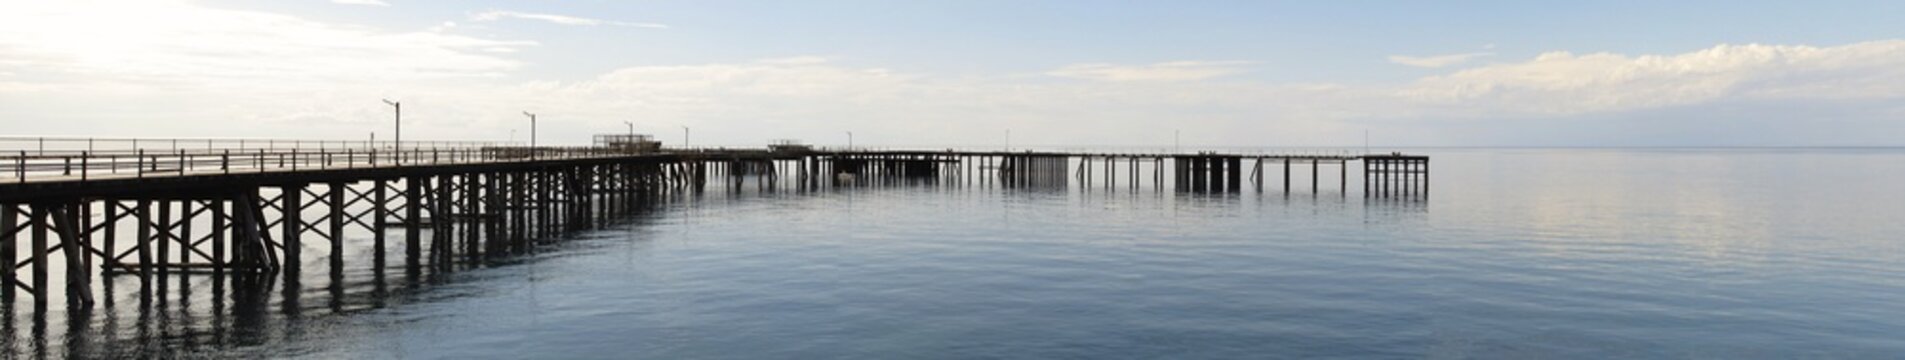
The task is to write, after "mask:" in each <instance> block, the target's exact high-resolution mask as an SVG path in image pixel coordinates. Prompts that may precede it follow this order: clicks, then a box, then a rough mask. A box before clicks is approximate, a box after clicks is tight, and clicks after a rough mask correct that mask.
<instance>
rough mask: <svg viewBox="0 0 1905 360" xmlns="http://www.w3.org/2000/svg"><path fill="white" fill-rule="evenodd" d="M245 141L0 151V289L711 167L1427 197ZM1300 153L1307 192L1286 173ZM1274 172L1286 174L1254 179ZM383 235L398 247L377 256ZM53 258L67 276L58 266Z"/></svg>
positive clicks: (48, 289)
mask: <svg viewBox="0 0 1905 360" xmlns="http://www.w3.org/2000/svg"><path fill="white" fill-rule="evenodd" d="M196 142H197V141H186V143H187V144H195V143H196ZM258 142H259V141H254V142H253V143H252V144H251V145H250V146H247V145H245V144H242V143H241V144H239V145H238V146H229V145H231V144H230V142H229V141H224V142H222V143H221V142H214V141H209V140H207V141H205V143H206V145H207V146H206V147H202V148H180V147H178V145H177V144H178V143H179V141H177V140H174V141H172V146H173V147H172V148H167V149H163V150H159V149H149V148H134V149H121V150H104V151H102V150H96V149H94V150H78V149H70V150H52V151H48V150H46V149H45V148H44V147H42V148H40V149H36V150H19V151H13V152H10V153H6V154H0V174H6V175H11V176H7V177H5V178H0V179H4V180H0V261H5V262H6V263H9V264H11V265H12V266H0V282H4V284H0V298H4V299H0V300H4V301H7V302H12V301H13V300H14V299H16V297H18V296H19V294H21V293H24V294H26V295H27V296H29V297H31V298H32V299H33V301H34V304H35V306H36V309H43V308H44V306H45V304H46V303H47V301H48V299H50V298H52V297H53V296H52V295H54V294H59V295H60V297H62V298H64V299H65V300H66V303H67V304H68V306H69V307H73V308H85V307H90V306H91V305H92V304H93V303H94V301H95V300H94V294H93V291H94V289H95V288H96V287H97V286H95V285H94V283H93V282H94V281H95V280H96V279H100V278H102V277H107V278H108V279H109V278H110V277H118V276H130V277H135V278H137V280H138V281H140V282H141V283H142V284H143V287H146V288H149V287H151V286H154V284H157V285H158V286H164V284H165V282H164V281H162V279H165V278H167V277H169V276H173V275H184V274H215V275H219V276H230V277H232V278H233V283H234V284H240V283H247V282H255V280H246V279H250V278H256V277H267V278H268V277H274V276H275V277H282V278H283V279H286V280H287V281H290V282H295V281H296V279H297V278H298V274H300V273H301V272H303V271H304V269H305V268H306V266H307V265H309V264H306V263H305V261H306V260H307V259H311V258H320V259H323V260H324V262H325V265H326V268H328V269H329V270H330V271H332V272H333V273H334V274H335V273H336V272H339V271H341V269H342V268H343V267H344V266H343V265H344V262H346V261H372V262H374V263H375V264H379V266H380V267H379V269H381V264H385V263H386V257H387V256H392V257H395V256H400V257H401V259H402V260H401V261H402V263H403V264H404V265H405V267H406V268H407V269H411V271H417V269H436V270H447V269H450V268H452V267H454V266H455V265H456V264H460V263H469V262H479V261H484V260H486V259H494V258H498V257H508V256H512V255H515V254H520V253H525V252H530V251H534V249H535V248H537V247H538V246H540V245H542V244H544V243H545V242H547V241H549V240H550V239H556V238H559V237H561V236H562V235H563V234H565V233H569V232H574V231H581V230H587V229H592V228H595V227H597V226H600V224H602V223H604V222H605V221H606V220H608V219H614V218H617V217H619V216H624V215H626V214H627V213H629V212H630V211H633V210H634V209H638V208H640V207H642V206H643V204H646V203H648V202H650V201H651V200H653V199H655V198H657V197H662V196H668V195H670V194H693V193H700V192H703V191H707V189H708V187H709V186H708V185H709V183H710V182H713V183H714V184H715V185H716V186H718V187H719V188H721V189H726V190H729V191H740V190H743V189H747V188H749V187H752V188H755V189H758V190H762V191H781V190H783V189H785V190H792V191H816V190H822V189H830V188H841V187H859V186H892V185H909V186H910V185H932V186H950V187H996V188H1000V189H1026V190H1053V189H1062V190H1068V191H1073V190H1075V191H1133V192H1135V191H1146V190H1149V191H1157V192H1164V191H1167V190H1166V189H1170V190H1169V191H1174V192H1181V193H1240V192H1245V191H1251V192H1256V193H1260V194H1271V193H1280V194H1282V195H1285V196H1288V195H1290V194H1292V193H1293V192H1296V193H1307V194H1309V195H1311V196H1319V195H1320V194H1323V193H1325V191H1324V190H1325V189H1326V186H1325V184H1326V183H1324V182H1323V180H1322V179H1323V178H1326V177H1329V176H1325V174H1326V173H1325V172H1323V170H1322V169H1324V168H1326V167H1335V168H1336V169H1335V170H1336V174H1334V175H1335V176H1334V177H1335V178H1336V179H1334V180H1337V181H1335V183H1336V184H1333V185H1335V186H1334V187H1335V188H1336V191H1335V192H1334V194H1335V195H1338V196H1344V197H1347V196H1349V195H1348V194H1349V193H1350V190H1351V189H1352V188H1351V187H1350V186H1349V178H1350V175H1349V169H1350V166H1349V163H1350V162H1362V164H1363V170H1362V176H1363V179H1362V183H1361V185H1362V188H1363V190H1362V196H1364V197H1365V198H1370V199H1425V198H1426V196H1427V194H1428V178H1429V177H1428V174H1429V173H1428V157H1426V156H1409V155H1402V154H1389V155H1276V154H1224V153H1190V154H1175V153H1113V152H1039V151H1015V152H1009V151H953V150H946V151H923V150H921V151H893V150H814V149H805V148H802V149H794V150H789V149H695V150H659V151H655V150H653V149H633V148H612V147H537V148H529V147H513V146H498V145H493V144H480V143H446V144H430V143H418V144H410V143H406V144H403V145H404V146H401V147H400V146H397V144H391V143H382V144H375V143H365V144H362V146H349V145H348V144H340V145H334V146H325V147H322V148H318V149H312V148H308V147H306V146H302V145H294V146H293V147H284V146H279V145H278V144H279V143H280V142H273V143H272V144H271V145H264V146H260V145H257V143H258ZM147 143H148V144H152V143H157V144H164V143H165V142H164V141H147ZM282 143H292V144H301V143H300V142H293V141H282ZM340 143H341V142H340ZM87 144H88V147H90V146H91V145H92V141H91V140H88V141H87ZM219 144H223V145H227V146H226V147H221V146H218V145H219ZM319 144H323V143H322V142H319ZM1305 166H1307V167H1308V168H1309V169H1308V170H1309V176H1308V177H1307V179H1308V180H1309V182H1310V184H1309V186H1308V188H1307V191H1305V190H1303V187H1302V186H1301V185H1300V184H1293V183H1292V174H1293V173H1296V171H1300V170H1296V169H1301V168H1302V167H1305ZM1279 169H1280V170H1279ZM1272 172H1275V173H1276V174H1277V175H1278V176H1280V177H1281V180H1280V181H1277V180H1276V179H1275V178H1271V179H1266V177H1267V176H1270V175H1268V174H1269V173H1272ZM750 182H751V184H750ZM1074 186H1076V188H1072V187H1074ZM353 233H356V234H369V235H368V236H364V237H352V236H347V234H353ZM347 241H367V242H369V244H368V246H369V247H370V248H371V249H372V253H371V255H370V256H371V258H370V259H363V260H358V259H347V255H349V254H346V253H345V251H344V249H345V248H346V247H345V243H346V242H347ZM395 244H402V246H400V248H401V250H402V254H389V255H387V254H386V250H387V249H390V248H392V247H393V246H395ZM353 246H362V245H361V244H353ZM306 251H317V252H319V254H306V253H305V252H306ZM56 268H57V269H56ZM55 270H57V271H60V272H61V274H62V276H61V278H63V279H64V280H63V281H62V282H63V283H60V284H55V283H53V281H52V279H51V276H50V274H51V272H53V271H55ZM234 286H236V285H234ZM289 288H290V286H287V291H289ZM55 289H58V290H55ZM55 291H57V293H56V292H55Z"/></svg>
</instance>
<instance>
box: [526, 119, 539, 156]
mask: <svg viewBox="0 0 1905 360" xmlns="http://www.w3.org/2000/svg"><path fill="white" fill-rule="evenodd" d="M523 115H528V116H529V151H531V154H534V151H536V150H535V149H536V114H531V113H529V112H528V111H524V112H523Z"/></svg>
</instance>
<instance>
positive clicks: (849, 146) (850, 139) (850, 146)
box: [847, 131, 853, 150]
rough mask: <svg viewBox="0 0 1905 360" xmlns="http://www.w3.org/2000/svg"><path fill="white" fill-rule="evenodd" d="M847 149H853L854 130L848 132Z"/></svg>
mask: <svg viewBox="0 0 1905 360" xmlns="http://www.w3.org/2000/svg"><path fill="white" fill-rule="evenodd" d="M847 150H853V132H852V131H848V132H847Z"/></svg>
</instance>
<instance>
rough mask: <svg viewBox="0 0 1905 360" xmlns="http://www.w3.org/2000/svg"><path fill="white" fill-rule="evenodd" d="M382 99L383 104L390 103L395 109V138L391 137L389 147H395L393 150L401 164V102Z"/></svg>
mask: <svg viewBox="0 0 1905 360" xmlns="http://www.w3.org/2000/svg"><path fill="white" fill-rule="evenodd" d="M383 100H384V103H385V104H390V107H392V108H395V109H396V117H397V118H396V123H397V136H396V138H395V139H392V140H391V141H390V147H392V148H395V150H397V163H398V164H402V163H403V103H402V102H397V101H390V99H383Z"/></svg>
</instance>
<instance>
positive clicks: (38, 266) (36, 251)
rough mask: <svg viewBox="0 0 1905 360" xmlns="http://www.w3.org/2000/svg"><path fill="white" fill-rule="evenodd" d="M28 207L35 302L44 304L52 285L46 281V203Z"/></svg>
mask: <svg viewBox="0 0 1905 360" xmlns="http://www.w3.org/2000/svg"><path fill="white" fill-rule="evenodd" d="M27 209H28V211H30V212H31V214H29V215H28V216H29V217H30V220H29V223H28V224H27V226H29V227H31V228H29V229H28V230H29V231H31V232H32V237H33V240H32V241H33V243H32V244H29V246H32V247H33V248H32V254H33V255H32V256H33V260H32V262H33V303H34V304H36V305H44V304H46V288H47V286H48V285H51V284H47V283H46V263H47V261H48V260H49V259H47V258H46V218H47V214H46V205H41V204H34V205H30V206H27ZM8 266H12V265H8Z"/></svg>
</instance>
